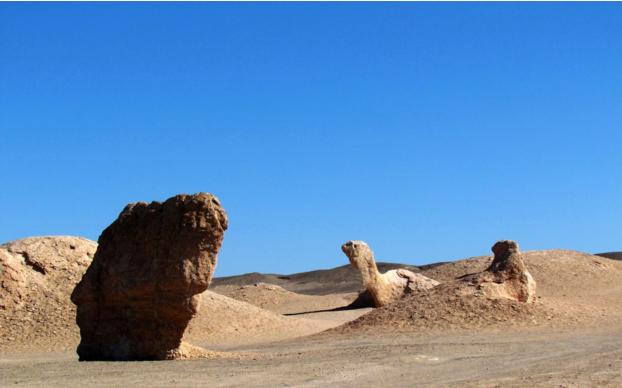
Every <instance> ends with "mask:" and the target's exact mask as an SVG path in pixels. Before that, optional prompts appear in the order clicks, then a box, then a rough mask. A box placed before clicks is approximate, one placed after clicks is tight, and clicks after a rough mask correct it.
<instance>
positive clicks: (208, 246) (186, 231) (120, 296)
mask: <svg viewBox="0 0 622 388" xmlns="http://www.w3.org/2000/svg"><path fill="white" fill-rule="evenodd" d="M226 229H227V215H226V213H225V211H224V209H223V208H222V207H221V205H220V202H219V201H218V199H217V198H216V197H215V196H213V195H211V194H207V193H198V194H194V195H177V196H175V197H172V198H169V199H168V200H166V201H165V202H163V203H160V202H152V203H150V204H147V203H144V202H138V203H133V204H130V205H127V206H126V207H125V209H124V210H123V211H122V212H121V214H120V215H119V218H117V220H116V221H114V222H113V223H112V224H111V225H110V226H109V227H108V228H106V230H104V231H103V233H102V234H101V236H100V237H99V241H98V242H99V246H98V248H97V251H96V253H95V257H94V259H93V262H92V263H91V265H90V267H89V268H88V270H87V272H86V273H85V275H84V277H83V278H82V280H81V281H80V283H78V285H77V286H76V288H75V289H74V291H73V293H72V295H71V300H72V301H73V302H74V303H75V304H76V305H77V308H78V309H77V310H78V312H77V319H76V321H77V323H78V326H80V335H81V337H82V338H81V342H80V345H79V346H78V355H79V357H80V360H81V361H88V360H162V359H175V358H186V357H189V356H200V355H201V352H200V351H199V350H200V349H197V348H196V347H192V346H190V345H188V344H185V343H183V344H182V343H181V339H182V336H183V334H184V331H185V329H186V326H187V325H188V322H189V321H190V319H191V318H192V317H193V316H194V315H195V314H196V312H197V310H198V308H199V300H200V299H199V297H198V295H197V294H200V293H202V292H203V291H205V290H206V289H207V287H208V285H209V283H210V281H211V279H212V275H213V273H214V268H215V266H216V260H217V254H218V250H219V249H220V246H221V243H222V240H223V237H224V233H225V230H226Z"/></svg>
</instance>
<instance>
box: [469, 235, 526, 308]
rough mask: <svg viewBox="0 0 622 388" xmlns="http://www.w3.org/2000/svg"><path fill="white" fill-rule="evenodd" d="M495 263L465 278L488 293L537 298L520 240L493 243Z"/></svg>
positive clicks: (524, 299) (520, 300) (515, 298)
mask: <svg viewBox="0 0 622 388" xmlns="http://www.w3.org/2000/svg"><path fill="white" fill-rule="evenodd" d="M492 252H493V254H494V257H493V260H492V263H491V264H490V266H489V267H488V268H487V269H486V270H485V271H482V272H480V273H478V274H475V275H470V276H468V277H465V279H464V280H467V281H469V282H470V283H471V284H472V285H474V286H475V287H476V288H477V290H478V291H479V292H482V293H484V295H486V296H489V297H493V298H495V297H499V298H506V299H513V300H517V301H519V302H527V303H531V302H535V300H536V281H535V280H534V279H533V277H532V276H531V274H530V273H529V271H527V268H526V267H525V262H524V261H523V257H522V254H521V252H520V250H519V247H518V243H516V242H515V241H511V240H502V241H498V242H496V243H495V245H493V246H492Z"/></svg>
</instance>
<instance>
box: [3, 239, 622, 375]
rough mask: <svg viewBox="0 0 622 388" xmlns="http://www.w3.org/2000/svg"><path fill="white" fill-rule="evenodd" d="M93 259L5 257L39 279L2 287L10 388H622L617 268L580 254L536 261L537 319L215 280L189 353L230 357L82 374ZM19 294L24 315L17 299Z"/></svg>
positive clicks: (328, 273) (307, 285)
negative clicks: (77, 303)
mask: <svg viewBox="0 0 622 388" xmlns="http://www.w3.org/2000/svg"><path fill="white" fill-rule="evenodd" d="M95 247H96V245H95V244H94V243H93V242H90V241H88V240H84V239H77V238H70V237H64V238H51V239H48V240H41V239H31V240H28V239H27V240H21V241H18V242H14V243H11V244H8V245H4V246H2V248H1V249H0V254H2V255H5V256H4V258H5V259H4V260H5V262H9V260H14V258H15V257H17V258H20V257H22V260H23V262H25V263H28V265H29V266H30V267H31V268H32V269H33V270H32V271H31V273H28V274H27V276H26V275H22V278H20V282H21V283H19V284H20V285H21V287H22V288H21V289H20V290H15V289H8V288H6V287H5V285H6V284H8V283H3V288H2V292H3V293H4V296H5V298H4V299H3V304H4V308H2V309H0V334H1V338H0V385H2V386H46V387H47V386H64V387H72V386H85V385H89V386H129V385H133V386H171V385H180V386H205V385H209V386H228V387H229V386H233V387H237V386H309V387H320V386H322V387H323V386H327V385H333V386H380V385H393V386H490V387H495V386H517V387H518V386H520V387H523V386H528V385H530V386H551V387H584V386H612V387H613V386H622V262H621V261H618V260H612V259H609V258H605V257H600V256H593V255H589V254H584V253H580V252H575V251H569V250H550V251H532V252H525V254H524V257H525V262H526V265H527V267H528V269H529V271H530V272H531V273H532V275H533V276H534V278H535V279H536V281H537V283H538V300H537V302H536V303H535V304H533V305H525V304H521V303H518V302H512V301H503V300H490V299H487V298H456V297H454V296H452V295H447V294H443V293H434V292H430V293H429V294H426V295H425V296H423V297H422V296H421V295H415V296H412V297H406V298H404V299H402V300H400V301H398V302H396V303H394V304H391V305H389V306H385V307H382V308H376V309H372V308H361V309H345V308H344V306H347V305H348V304H349V303H351V302H352V301H353V300H354V299H355V298H356V296H357V292H358V291H359V287H360V276H359V275H358V273H357V272H356V271H354V270H353V269H352V268H351V267H350V266H342V267H338V268H335V269H332V270H319V271H313V272H307V273H301V274H294V275H264V274H256V273H255V274H246V275H241V276H235V277H227V278H216V279H215V280H214V281H213V283H212V286H211V287H210V289H209V290H208V291H207V292H205V293H204V294H203V295H202V299H203V302H202V308H201V310H200V313H199V315H198V316H197V317H195V319H194V320H193V321H192V322H191V324H190V326H189V328H188V330H187V332H186V336H185V340H186V341H188V342H190V343H193V344H196V345H201V346H204V347H206V348H209V349H211V350H214V351H218V352H221V353H215V355H214V357H213V358H211V359H198V360H185V361H160V362H88V363H85V362H83V363H80V362H78V360H77V356H76V354H75V347H76V345H77V343H78V341H79V333H78V329H77V326H76V325H75V324H74V320H75V309H74V307H73V305H72V304H71V303H70V302H69V299H68V295H69V293H70V292H71V289H72V288H73V285H74V284H75V282H77V281H78V280H79V277H80V276H81V273H83V271H84V270H85V268H86V265H88V262H89V260H90V258H91V257H92V254H93V252H94V249H95ZM6 255H12V256H11V258H8V257H9V256H6ZM61 256H62V258H59V257H61ZM12 258H13V259H12ZM490 260H491V258H490V257H489V256H481V257H474V258H469V259H464V260H456V261H448V262H446V263H440V264H434V265H427V266H422V267H414V266H406V265H401V264H382V265H380V269H381V271H386V270H387V269H390V268H397V267H406V268H409V269H411V270H413V271H416V272H420V273H422V274H424V275H426V276H428V277H431V278H434V279H436V280H438V281H440V282H447V281H450V280H452V279H455V278H457V277H459V276H462V275H464V274H468V273H473V272H477V271H480V270H483V269H484V268H486V267H487V265H488V264H489V262H490ZM344 261H345V260H344ZM5 274H6V271H5ZM18 291H19V292H21V293H22V295H21V296H22V299H23V300H24V301H26V303H22V304H21V305H18V304H19V302H18V299H15V300H10V299H9V298H7V297H6V296H7V295H8V296H10V295H13V294H14V293H16V292H18Z"/></svg>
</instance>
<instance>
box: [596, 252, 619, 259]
mask: <svg viewBox="0 0 622 388" xmlns="http://www.w3.org/2000/svg"><path fill="white" fill-rule="evenodd" d="M596 256H602V257H606V258H608V259H614V260H622V252H605V253H596Z"/></svg>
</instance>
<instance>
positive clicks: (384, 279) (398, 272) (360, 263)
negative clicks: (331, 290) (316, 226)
mask: <svg viewBox="0 0 622 388" xmlns="http://www.w3.org/2000/svg"><path fill="white" fill-rule="evenodd" d="M341 250H342V251H343V253H345V254H346V256H348V259H349V260H350V263H351V264H352V266H354V267H355V268H356V269H358V270H359V271H360V272H361V276H362V278H363V287H364V288H365V291H364V293H367V294H368V295H369V297H370V298H371V302H372V303H373V305H374V306H375V307H381V306H384V305H386V304H389V303H392V302H394V301H396V300H398V299H400V298H401V297H402V296H404V295H405V294H410V293H412V292H415V291H423V290H427V289H430V288H432V287H435V286H437V285H438V284H439V282H437V281H436V280H433V279H430V278H427V277H425V276H423V275H421V274H418V273H414V272H412V271H409V270H407V269H402V268H400V269H394V270H390V271H387V272H385V273H383V274H381V273H380V272H379V271H378V267H377V266H376V261H375V260H374V253H373V252H372V250H371V249H370V248H369V246H368V245H367V244H366V243H365V242H364V241H348V242H346V243H345V244H343V245H342V246H341ZM361 296H364V295H361Z"/></svg>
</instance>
